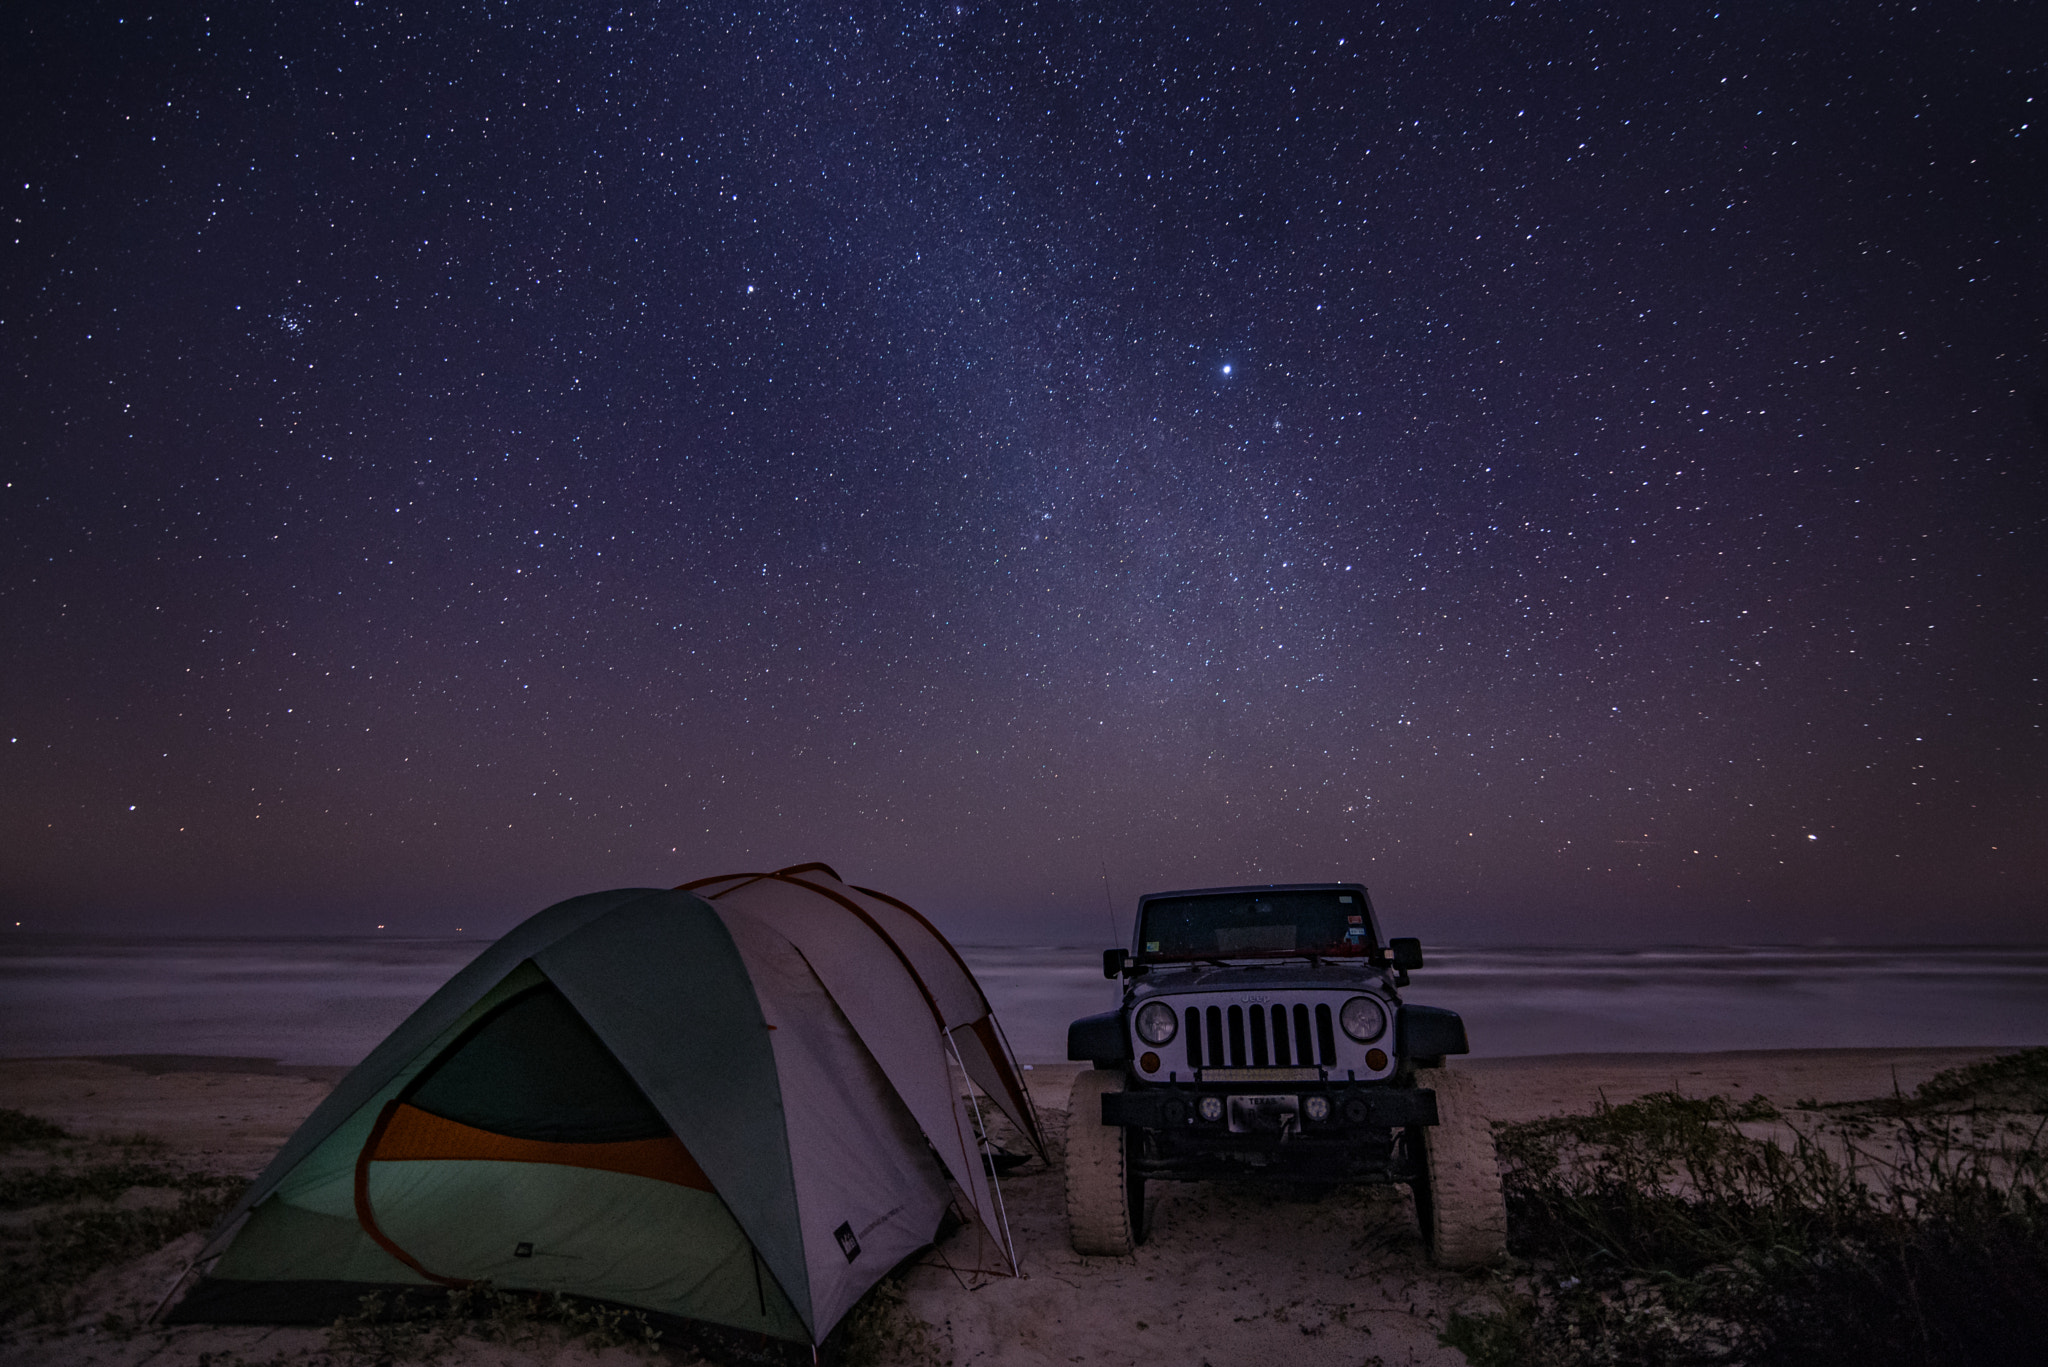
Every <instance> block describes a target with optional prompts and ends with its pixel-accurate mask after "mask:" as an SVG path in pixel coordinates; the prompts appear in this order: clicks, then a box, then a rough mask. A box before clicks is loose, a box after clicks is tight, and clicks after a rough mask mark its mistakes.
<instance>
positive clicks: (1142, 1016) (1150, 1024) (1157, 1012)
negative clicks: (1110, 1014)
mask: <svg viewBox="0 0 2048 1367" xmlns="http://www.w3.org/2000/svg"><path fill="white" fill-rule="evenodd" d="M1132 1024H1134V1025H1135V1026H1136V1027H1137V1029H1138V1038H1139V1039H1141V1040H1143V1041H1145V1043H1147V1044H1149V1045H1152V1046H1153V1047H1155V1048H1156V1047H1158V1046H1159V1045H1162V1044H1164V1043H1166V1042H1167V1041H1168V1040H1170V1039H1172V1038H1173V1037H1174V1034H1175V1032H1177V1031H1178V1030H1179V1029H1180V1019H1179V1018H1178V1017H1177V1016H1175V1015H1174V1013H1173V1008H1172V1007H1170V1006H1168V1005H1167V1004H1166V1003H1165V1002H1146V1003H1145V1004H1144V1005H1143V1006H1141V1007H1139V1008H1138V1016H1137V1019H1136V1020H1135V1021H1133V1022H1132Z"/></svg>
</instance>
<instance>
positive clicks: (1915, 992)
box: [0, 935, 2048, 1066]
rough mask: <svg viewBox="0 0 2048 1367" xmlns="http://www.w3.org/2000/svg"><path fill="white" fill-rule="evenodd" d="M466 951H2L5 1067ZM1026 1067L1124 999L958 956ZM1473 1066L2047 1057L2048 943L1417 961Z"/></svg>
mask: <svg viewBox="0 0 2048 1367" xmlns="http://www.w3.org/2000/svg"><path fill="white" fill-rule="evenodd" d="M485 944H486V942H485V941H482V940H475V939H460V940H456V939H447V940H430V939H385V938H352V939H235V940H228V939H139V938H128V939H124V938H88V937H84V936H75V937H74V936H53V935H36V936H20V935H17V936H15V937H10V938H6V939H0V1056H6V1057H14V1058H23V1057H47V1056H75V1055H110V1054H116V1055H117V1054H213V1055H226V1056H231V1057H243V1058H270V1059H277V1060H279V1061H280V1062H282V1063H285V1064H299V1065H323V1066H333V1065H342V1064H352V1063H354V1062H356V1061H357V1060H359V1059H360V1058H362V1056H363V1055H364V1054H365V1053H367V1052H369V1050H370V1048H371V1047H372V1046H374V1045H375V1044H376V1043H377V1041H378V1040H380V1039H381V1038H383V1036H384V1035H385V1034H386V1033H387V1032H388V1031H389V1030H390V1029H391V1028H392V1027H393V1026H395V1025H397V1024H398V1022H399V1021H401V1020H403V1019H404V1018H405V1016H406V1014H407V1013H408V1012H410V1011H411V1010H412V1009H413V1008H414V1007H416V1006H418V1005H419V1004H420V1003H421V1002H422V1001H424V1000H426V998H427V997H428V995H429V994H431V993H432V992H433V991H434V989H435V988H437V987H439V986H440V985H441V984H442V983H444V982H446V981H447V980H448V978H449V976H450V975H452V974H453V973H454V972H455V971H456V970H457V969H459V968H461V967H462V966H463V965H464V964H466V963H468V962H469V961H470V960H471V959H473V958H474V957H476V955H477V954H478V953H480V952H481V951H482V950H483V949H484V947H485ZM961 954H962V956H963V957H964V958H966V960H967V962H968V964H969V965H970V966H971V967H972V968H973V969H974V972H975V974H976V976H977V977H979V978H980V980H981V983H982V986H983V988H984V990H985V991H987V993H988V995H989V999H990V1001H992V1002H993V1003H994V1004H995V1008H996V1013H997V1015H998V1016H999V1017H1000V1019H1001V1020H1002V1022H1003V1026H1004V1029H1005V1031H1006V1032H1007V1033H1008V1034H1009V1037H1010V1040H1011V1043H1012V1044H1013V1045H1014V1046H1015V1048H1016V1050H1017V1053H1018V1055H1019V1056H1020V1057H1021V1058H1022V1059H1023V1060H1024V1061H1026V1062H1034V1063H1037V1062H1056V1061H1060V1060H1063V1059H1064V1058H1065V1057H1066V1028H1067V1022H1068V1021H1070V1020H1072V1019H1073V1018H1074V1017H1076V1016H1081V1015H1086V1014H1088V1013H1089V1012H1093V1011H1103V1010H1107V1009H1109V1008H1110V1007H1112V1006H1114V1005H1115V1003H1116V991H1117V989H1116V985H1115V984H1114V983H1110V982H1106V981H1104V979H1103V977H1102V970H1101V953H1100V951H1099V950H1098V949H1063V948H1008V947H989V946H962V947H961ZM1403 995H1404V997H1405V999H1406V1000H1408V1001H1412V1002H1422V1003H1426V1004H1428V1005H1432V1006H1447V1007H1450V1008H1452V1009H1454V1010H1457V1011H1459V1012H1461V1013H1462V1014H1463V1015H1464V1017H1465V1022H1466V1028H1467V1032H1468V1033H1469V1035H1470V1036H1471V1040H1472V1050H1473V1053H1474V1054H1475V1055H1482V1056H1492V1057H1503V1056H1509V1055H1519V1054H1558V1053H1608V1052H1688V1051H1702V1052H1703V1051H1711V1050H1722V1049H1817V1048H1844V1047H1886V1048H1899V1047H1912V1046H1970V1045H2006V1046H2020V1045H2039V1044H2048V947H2037V946H2030V947H2011V948H1999V947H1969V948H1956V947H1898V946H1883V947H1845V946H1825V947H1815V946H1783V945H1758V946H1675V947H1661V948H1640V949H1556V948H1544V949H1514V948H1506V949H1501V948H1466V949H1456V948H1452V949H1441V950H1431V951H1430V952H1429V961H1428V965H1427V966H1426V967H1425V968H1423V969H1421V970H1419V971H1418V972H1417V973H1416V974H1415V975H1414V981H1413V982H1412V983H1411V985H1410V986H1409V987H1408V989H1407V990H1406V991H1405V992H1404V994H1403Z"/></svg>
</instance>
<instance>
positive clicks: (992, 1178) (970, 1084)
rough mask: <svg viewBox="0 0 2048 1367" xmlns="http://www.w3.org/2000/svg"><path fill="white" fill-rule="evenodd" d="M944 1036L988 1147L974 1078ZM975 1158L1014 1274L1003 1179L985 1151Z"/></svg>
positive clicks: (949, 1036)
mask: <svg viewBox="0 0 2048 1367" xmlns="http://www.w3.org/2000/svg"><path fill="white" fill-rule="evenodd" d="M941 1033H943V1034H944V1035H945V1037H946V1049H947V1051H948V1052H950V1053H951V1054H952V1055H953V1063H954V1066H955V1067H957V1068H959V1070H960V1080H961V1081H962V1082H964V1083H966V1084H967V1104H968V1105H969V1106H970V1107H972V1108H973V1110H974V1129H975V1133H976V1134H977V1135H979V1136H980V1138H981V1143H982V1148H983V1149H984V1150H986V1149H987V1147H988V1124H987V1122H986V1121H984V1120H983V1119H982V1118H981V1103H980V1102H979V1101H977V1100H975V1096H974V1079H973V1078H972V1077H970V1076H968V1073H967V1064H966V1062H965V1061H964V1060H962V1059H961V1057H960V1046H959V1045H958V1044H956V1043H955V1042H954V1040H953V1032H952V1031H950V1030H946V1031H943V1032H941ZM974 1156H975V1157H976V1158H979V1159H981V1160H982V1161H983V1162H985V1163H987V1164H988V1184H989V1186H990V1187H991V1188H992V1189H993V1190H994V1191H995V1194H996V1218H997V1219H999V1220H1001V1221H1002V1222H1003V1252H1004V1253H1006V1254H1007V1255H1009V1259H1010V1275H1011V1276H1013V1277H1014V1276H1016V1275H1018V1274H1019V1273H1020V1272H1021V1271H1022V1270H1023V1269H1022V1268H1020V1267H1019V1266H1018V1264H1017V1241H1016V1240H1015V1239H1012V1238H1011V1237H1010V1212H1009V1209H1008V1208H1007V1207H1006V1206H1004V1204H1003V1179H1002V1178H1001V1177H999V1176H997V1175H996V1165H995V1160H994V1159H993V1158H991V1157H989V1156H988V1154H987V1153H986V1152H981V1153H976V1154H975V1155H974Z"/></svg>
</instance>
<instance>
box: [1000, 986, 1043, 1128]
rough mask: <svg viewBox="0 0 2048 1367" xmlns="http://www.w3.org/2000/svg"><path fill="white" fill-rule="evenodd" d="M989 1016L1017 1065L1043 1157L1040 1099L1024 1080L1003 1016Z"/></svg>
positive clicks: (1019, 1079) (1020, 1085) (1026, 1106)
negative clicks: (1039, 1114)
mask: <svg viewBox="0 0 2048 1367" xmlns="http://www.w3.org/2000/svg"><path fill="white" fill-rule="evenodd" d="M988 1018H989V1020H990V1021H991V1022H993V1023H994V1025H995V1027H996V1038H997V1039H999V1040H1001V1041H1002V1042H1003V1048H1004V1049H1006V1050H1008V1051H1009V1055H1010V1062H1011V1063H1014V1064H1016V1065H1017V1069H1016V1071H1017V1087H1018V1089H1019V1090H1020V1091H1022V1092H1023V1093H1024V1108H1025V1109H1026V1110H1028V1111H1030V1112H1031V1128H1032V1129H1034V1130H1036V1131H1038V1136H1039V1138H1038V1146H1039V1154H1038V1156H1039V1157H1040V1158H1041V1159H1042V1158H1044V1157H1045V1126H1044V1125H1043V1124H1042V1123H1041V1122H1040V1121H1039V1119H1038V1099H1037V1098H1036V1097H1034V1096H1032V1095H1031V1084H1030V1083H1028V1082H1026V1081H1025V1080H1024V1065H1023V1064H1022V1063H1021V1062H1019V1061H1018V1059H1017V1051H1016V1050H1015V1049H1013V1048H1011V1047H1010V1032H1009V1031H1007V1030H1005V1029H1003V1020H1002V1017H1000V1016H998V1015H997V1014H996V1013H995V1012H994V1011H993V1010H991V1011H990V1012H989V1013H988Z"/></svg>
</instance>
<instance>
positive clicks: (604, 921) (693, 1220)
mask: <svg viewBox="0 0 2048 1367" xmlns="http://www.w3.org/2000/svg"><path fill="white" fill-rule="evenodd" d="M691 886H692V887H694V888H696V889H698V891H694V892H693V891H692V890H691V889H690V888H683V889H676V890H671V891H662V890H657V889H644V888H629V889H620V890H617V891H612V892H602V893H594V894H591V895H589V896H585V897H578V898H573V899H571V900H569V901H566V902H562V903H558V904H557V905H555V906H553V907H550V908H548V909H547V910H545V911H543V912H541V913H539V914H538V915H536V916H534V917H532V918H530V919H529V920H527V921H526V922H524V923H523V924H521V925H520V926H518V927H516V928H515V929H514V930H513V931H511V932H510V933H509V934H508V935H506V936H505V937H504V938H503V939H501V940H499V941H498V942H497V943H496V944H494V945H492V946H491V947H490V948H489V949H487V950H486V951H484V953H483V954H481V955H479V956H478V957H477V959H476V960H475V961H474V962H472V963H471V964H470V965H469V966H468V967H466V968H464V969H463V970H462V971H461V972H460V973H458V974H456V975H455V977H454V978H452V979H450V980H449V982H448V983H447V984H446V985H445V986H443V987H442V989H441V990H440V991H438V992H436V993H435V994H434V995H433V996H432V997H431V998H429V999H428V1000H427V1001H426V1002H425V1003H424V1004H423V1005H422V1006H421V1007H420V1008H419V1009H418V1010H417V1011H415V1012H414V1013H413V1014H412V1015H411V1016H410V1017H409V1018H407V1020H406V1021H405V1022H404V1023H403V1024H401V1025H400V1026H399V1027H398V1028H397V1029H396V1030H394V1031H393V1032H392V1034H391V1035H390V1036H389V1037H388V1038H387V1039H386V1040H385V1041H384V1042H383V1043H382V1044H380V1045H379V1046H378V1047H377V1048H376V1049H374V1050H373V1051H371V1053H370V1055H369V1056H368V1057H367V1058H366V1059H364V1061H363V1062H362V1063H361V1064H360V1065H358V1066H357V1067H356V1069H355V1070H354V1071H353V1072H351V1073H350V1074H349V1075H348V1077H347V1078H345V1079H344V1080H343V1081H342V1083H341V1084H340V1085H339V1086H338V1087H337V1088H336V1089H335V1091H334V1092H333V1093H332V1094H331V1095H330V1096H329V1097H328V1098H327V1099H326V1101H324V1102H323V1103H322V1104H321V1105H320V1106H319V1108H318V1109H316V1110H315V1111H314V1113H313V1114H312V1115H311V1116H310V1117H308V1119H307V1120H306V1122H305V1124H304V1125H302V1126H301V1127H300V1129H299V1130H298V1132H297V1133H296V1134H294V1135H293V1137H292V1138H291V1140H290V1141H288V1142H287V1143H286V1145H285V1146H284V1148H283V1149H282V1150H281V1151H280V1152H279V1153H278V1155H277V1157H276V1158H275V1159H274V1160H273V1161H272V1162H271V1164H270V1166H269V1167H268V1168H267V1169H265V1171H264V1172H263V1174H262V1175H261V1176H260V1177H259V1178H258V1179H257V1181H256V1182H255V1184H254V1185H253V1186H252V1187H251V1188H250V1190H249V1191H248V1193H247V1194H246V1195H245V1196H244V1197H243V1199H242V1201H241V1203H240V1204H239V1206H238V1207H237V1208H236V1209H235V1210H234V1211H233V1212H231V1213H230V1215H229V1217H228V1218H227V1219H226V1220H225V1221H223V1223H222V1225H221V1227H220V1228H219V1229H218V1230H217V1231H216V1232H215V1234H214V1236H213V1237H212V1239H211V1240H209V1242H208V1244H207V1246H206V1248H205V1249H204V1250H203V1251H202V1253H201V1255H200V1257H199V1259H198V1262H197V1264H196V1265H197V1266H198V1267H199V1268H200V1269H201V1271H202V1276H201V1278H200V1280H199V1281H198V1283H197V1284H196V1285H195V1286H194V1287H193V1288H192V1290H191V1292H190V1293H189V1294H188V1295H187V1296H186V1297H185V1298H184V1300H183V1301H182V1302H180V1303H179V1305H178V1306H177V1307H176V1309H175V1310H173V1311H172V1313H171V1316H170V1318H171V1319H172V1320H174V1321H215V1322H220V1321H227V1322H299V1323H308V1322H320V1321H325V1320H331V1319H333V1318H335V1317H336V1316H337V1315H340V1314H343V1313H347V1312H350V1311H353V1310H354V1309H356V1307H357V1305H358V1304H359V1302H360V1300H361V1298H362V1296H363V1295H365V1294H366V1293H368V1292H371V1291H375V1290H380V1289H390V1288H420V1287H434V1286H460V1285H466V1284H471V1283H475V1282H484V1281H487V1282H489V1283H491V1284H493V1285H495V1286H497V1287H500V1288H505V1289H532V1290H541V1291H562V1292H567V1293H571V1294H576V1295H582V1296H588V1297H592V1298H596V1299H601V1300H606V1301H610V1302H613V1303H616V1304H620V1305H627V1306H632V1307H636V1308H639V1309H644V1310H648V1311H652V1312H655V1313H656V1314H657V1315H662V1316H674V1317H678V1318H683V1319H690V1320H698V1321H703V1322H707V1323H710V1324H714V1325H720V1326H725V1327H727V1328H729V1329H734V1330H741V1331H747V1332H749V1333H756V1334H760V1335H764V1336H766V1337H767V1338H768V1339H771V1340H780V1341H783V1342H787V1343H791V1344H816V1343H818V1342H820V1341H822V1340H823V1339H824V1337H825V1335H826V1334H827V1333H829V1332H830V1330H831V1328H832V1326H833V1325H834V1324H836V1323H837V1322H838V1320H839V1318H840V1317H841V1316H842V1315H843V1314H844V1313H845V1312H846V1310H847V1309H848V1308H849V1307H851V1306H852V1304H853V1303H854V1302H855V1301H856V1300H857V1299H859V1297H860V1296H861V1295H862V1294H863V1293H864V1292H865V1291H866V1290H867V1289H868V1288H869V1287H870V1286H872V1285H873V1284H874V1282H875V1281H876V1280H877V1279H878V1278H880V1277H881V1276H882V1275H883V1274H884V1273H885V1272H887V1271H888V1270H889V1269H890V1268H891V1267H892V1266H894V1265H895V1264H896V1263H897V1262H899V1261H900V1260H901V1259H903V1258H904V1257H906V1256H908V1255H909V1254H911V1253H913V1252H915V1251H916V1250H917V1249H919V1248H921V1247H924V1246H925V1245H927V1244H929V1243H930V1242H932V1240H933V1237H934V1234H935V1232H936V1230H937V1229H938V1227H939V1224H940V1221H941V1220H942V1218H943V1217H944V1215H945V1213H946V1211H947V1209H948V1207H949V1205H951V1204H952V1203H953V1190H952V1186H951V1185H949V1182H948V1178H949V1176H950V1178H951V1181H952V1183H954V1184H957V1186H958V1189H959V1192H960V1194H961V1197H962V1198H963V1199H962V1204H963V1205H964V1206H966V1207H967V1208H968V1209H969V1210H971V1211H972V1213H973V1214H974V1215H975V1216H976V1217H977V1218H978V1219H979V1220H980V1221H981V1223H982V1225H983V1227H984V1228H985V1229H986V1230H988V1231H990V1232H991V1233H993V1234H995V1235H996V1236H997V1240H998V1243H999V1245H1000V1246H1001V1248H1002V1250H1003V1253H1004V1255H1005V1257H1006V1258H1007V1259H1008V1261H1009V1263H1010V1265H1011V1267H1012V1268H1013V1269H1014V1267H1015V1254H1014V1249H1013V1248H1012V1247H1011V1246H1010V1244H1009V1240H1008V1238H1007V1232H1006V1229H1005V1225H1004V1221H1003V1218H1002V1214H1001V1198H1000V1193H999V1192H997V1191H995V1190H994V1188H993V1187H992V1185H991V1182H990V1178H989V1175H988V1171H989V1170H988V1168H987V1167H986V1166H985V1164H984V1162H983V1161H982V1155H981V1152H980V1144H979V1142H978V1140H977V1137H976V1136H977V1121H978V1119H979V1117H978V1116H977V1115H976V1114H975V1113H974V1110H973V1107H974V1105H975V1103H974V1102H973V1101H972V1099H971V1098H969V1097H967V1096H963V1088H962V1086H961V1085H960V1080H959V1079H957V1078H956V1077H955V1075H954V1071H953V1070H955V1069H957V1070H959V1071H960V1072H961V1073H963V1074H964V1075H965V1077H966V1078H971V1079H973V1080H974V1081H975V1083H976V1084H977V1086H979V1087H981V1088H982V1090H983V1091H984V1092H985V1093H986V1094H987V1097H988V1099H989V1100H990V1101H991V1102H993V1103H995V1104H996V1105H997V1106H999V1107H1000V1108H1001V1109H1003V1110H1004V1111H1005V1112H1006V1113H1008V1114H1009V1115H1010V1116H1011V1118H1012V1119H1013V1121H1014V1122H1015V1123H1016V1124H1017V1126H1018V1128H1019V1130H1020V1131H1021V1132H1022V1133H1023V1134H1024V1135H1025V1136H1026V1137H1027V1139H1028V1140H1029V1141H1030V1142H1031V1143H1032V1144H1033V1146H1034V1147H1038V1148H1039V1149H1040V1151H1041V1153H1042V1152H1043V1149H1042V1145H1040V1143H1039V1138H1038V1127H1037V1122H1036V1117H1035V1116H1034V1115H1033V1114H1032V1112H1031V1108H1030V1102H1029V1098H1028V1095H1027V1094H1026V1093H1025V1091H1024V1089H1023V1087H1022V1085H1021V1083H1020V1082H1019V1080H1018V1078H1019V1073H1018V1070H1017V1068H1016V1064H1015V1060H1014V1058H1013V1057H1012V1056H1011V1054H1010V1051H1009V1049H1008V1048H1007V1046H1006V1045H1005V1044H1004V1043H1003V1041H1002V1036H1001V1033H1000V1030H999V1029H998V1028H997V1027H996V1025H995V1023H994V1020H993V1017H992V1015H991V1013H990V1012H989V1009H988V1004H987V1000H986V998H985V997H984V996H982V994H981V991H980V989H979V987H978V986H977V985H976V984H975V983H974V979H973V975H972V974H971V973H969V972H968V971H967V969H966V967H965V965H964V964H963V963H961V961H960V959H959V956H958V955H957V954H956V953H954V952H953V950H952V947H951V946H950V945H948V944H947V943H946V941H945V939H944V937H942V936H941V935H939V933H938V932H937V931H936V930H935V929H933V928H932V927H931V926H930V924H929V923H928V922H926V921H924V919H923V918H922V917H920V916H918V915H917V913H915V912H914V911H912V910H911V909H910V908H908V907H906V906H904V905H903V904H902V903H899V902H896V901H894V899H890V898H886V897H884V896H882V895H881V894H878V893H873V892H870V891H866V890H863V889H857V888H852V887H849V886H847V885H846V884H844V883H843V882H841V881H840V880H839V878H838V877H837V875H836V874H834V873H833V872H832V871H831V870H830V869H829V868H827V867H825V866H824V865H819V864H812V865H801V866H797V867H795V868H791V869H785V870H780V871H778V872H776V873H771V874H753V875H742V876H737V877H732V878H723V879H715V880H706V881H705V882H703V883H700V884H695V885H691Z"/></svg>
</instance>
